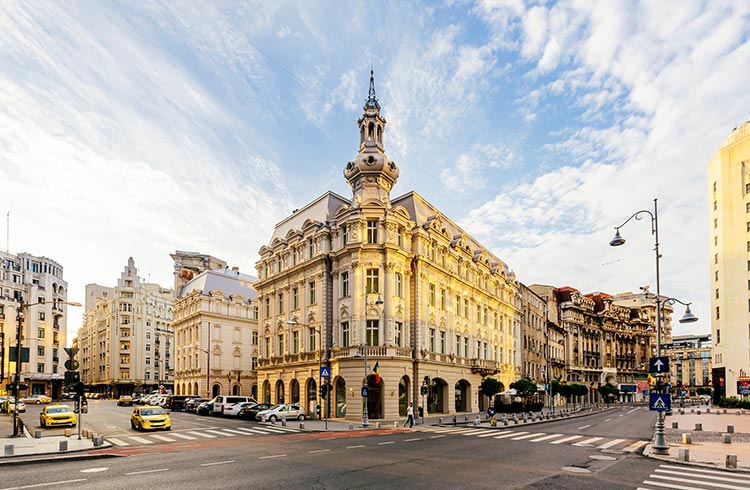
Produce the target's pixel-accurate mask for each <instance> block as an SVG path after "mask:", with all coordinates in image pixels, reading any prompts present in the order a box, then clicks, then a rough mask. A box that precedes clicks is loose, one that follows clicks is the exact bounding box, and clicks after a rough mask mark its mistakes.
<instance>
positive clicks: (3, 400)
mask: <svg viewBox="0 0 750 490" xmlns="http://www.w3.org/2000/svg"><path fill="white" fill-rule="evenodd" d="M8 405H10V408H9V407H8ZM15 406H16V404H15V398H14V397H10V401H8V397H6V396H2V397H0V411H2V412H3V413H8V412H9V411H10V412H13V410H14V409H15ZM18 411H19V412H25V411H26V404H25V403H24V402H23V400H18Z"/></svg>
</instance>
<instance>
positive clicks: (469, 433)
mask: <svg viewBox="0 0 750 490" xmlns="http://www.w3.org/2000/svg"><path fill="white" fill-rule="evenodd" d="M486 432H492V431H491V430H487V429H472V430H470V431H467V432H461V434H462V435H464V436H473V435H475V434H484V433H486Z"/></svg>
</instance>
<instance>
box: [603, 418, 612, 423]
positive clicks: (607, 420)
mask: <svg viewBox="0 0 750 490" xmlns="http://www.w3.org/2000/svg"><path fill="white" fill-rule="evenodd" d="M610 420H612V419H611V418H608V419H606V420H604V421H605V422H609V421H610Z"/></svg>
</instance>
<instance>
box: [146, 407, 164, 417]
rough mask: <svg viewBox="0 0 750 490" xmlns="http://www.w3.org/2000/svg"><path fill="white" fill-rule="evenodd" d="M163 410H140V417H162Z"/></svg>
mask: <svg viewBox="0 0 750 490" xmlns="http://www.w3.org/2000/svg"><path fill="white" fill-rule="evenodd" d="M163 414H164V410H162V409H161V408H146V409H144V410H141V415H163Z"/></svg>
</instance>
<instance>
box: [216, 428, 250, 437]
mask: <svg viewBox="0 0 750 490" xmlns="http://www.w3.org/2000/svg"><path fill="white" fill-rule="evenodd" d="M221 430H223V431H224V432H233V433H235V434H240V435H243V436H246V435H247V433H246V432H242V431H239V430H234V429H221Z"/></svg>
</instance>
